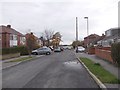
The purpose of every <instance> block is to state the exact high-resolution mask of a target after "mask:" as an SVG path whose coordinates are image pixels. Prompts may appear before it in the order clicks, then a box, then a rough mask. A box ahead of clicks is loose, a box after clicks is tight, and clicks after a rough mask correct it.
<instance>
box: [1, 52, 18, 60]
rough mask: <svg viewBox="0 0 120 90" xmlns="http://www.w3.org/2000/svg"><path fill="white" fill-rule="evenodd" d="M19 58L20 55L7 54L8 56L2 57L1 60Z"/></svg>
mask: <svg viewBox="0 0 120 90" xmlns="http://www.w3.org/2000/svg"><path fill="white" fill-rule="evenodd" d="M19 56H20V53H14V54H6V55H0V59H1V60H5V59H10V58H15V57H19Z"/></svg>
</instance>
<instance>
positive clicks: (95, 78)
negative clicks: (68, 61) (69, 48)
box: [74, 53, 107, 90]
mask: <svg viewBox="0 0 120 90" xmlns="http://www.w3.org/2000/svg"><path fill="white" fill-rule="evenodd" d="M74 54H75V53H74ZM75 56H76V57H77V55H76V54H75ZM77 59H78V61H79V62H80V63H81V64H82V65H83V66H84V67H85V69H86V70H87V71H88V73H89V74H90V76H91V77H92V78H93V79H94V80H95V82H96V83H97V84H98V86H99V87H100V88H101V89H102V90H107V87H106V86H105V85H104V84H103V83H102V82H101V81H100V80H99V79H98V78H97V77H96V76H95V75H94V74H93V73H92V72H91V71H90V70H89V69H88V68H87V67H86V65H85V64H84V63H83V62H82V61H81V60H80V59H79V57H77Z"/></svg>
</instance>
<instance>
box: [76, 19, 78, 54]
mask: <svg viewBox="0 0 120 90" xmlns="http://www.w3.org/2000/svg"><path fill="white" fill-rule="evenodd" d="M76 53H78V18H77V17H76Z"/></svg>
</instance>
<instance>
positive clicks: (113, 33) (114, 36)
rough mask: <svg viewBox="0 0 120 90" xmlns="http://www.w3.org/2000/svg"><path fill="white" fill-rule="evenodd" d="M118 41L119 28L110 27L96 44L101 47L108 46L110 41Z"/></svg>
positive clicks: (119, 36) (119, 39) (119, 35)
mask: <svg viewBox="0 0 120 90" xmlns="http://www.w3.org/2000/svg"><path fill="white" fill-rule="evenodd" d="M116 42H120V28H111V29H109V30H107V31H105V38H104V39H102V40H100V41H98V42H97V44H98V45H101V46H103V47H110V46H111V44H112V43H116Z"/></svg>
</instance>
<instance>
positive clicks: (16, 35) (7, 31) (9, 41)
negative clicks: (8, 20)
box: [0, 25, 25, 48]
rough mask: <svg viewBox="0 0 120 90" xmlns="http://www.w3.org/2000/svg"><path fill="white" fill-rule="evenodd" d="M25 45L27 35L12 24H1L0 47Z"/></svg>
mask: <svg viewBox="0 0 120 90" xmlns="http://www.w3.org/2000/svg"><path fill="white" fill-rule="evenodd" d="M21 45H25V36H24V35H23V34H21V33H20V32H18V31H16V30H15V29H13V28H11V25H7V26H3V25H2V26H0V48H9V47H14V46H21Z"/></svg>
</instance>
